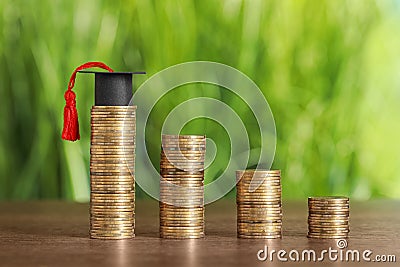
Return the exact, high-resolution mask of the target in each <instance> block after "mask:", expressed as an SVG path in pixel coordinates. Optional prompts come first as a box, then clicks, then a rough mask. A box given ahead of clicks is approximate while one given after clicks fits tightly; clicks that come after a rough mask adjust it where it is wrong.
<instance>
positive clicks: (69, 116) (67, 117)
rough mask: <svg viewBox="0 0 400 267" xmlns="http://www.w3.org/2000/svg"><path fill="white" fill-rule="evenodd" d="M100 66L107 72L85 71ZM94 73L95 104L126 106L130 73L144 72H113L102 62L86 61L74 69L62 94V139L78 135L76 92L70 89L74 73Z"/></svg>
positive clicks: (130, 91) (130, 92)
mask: <svg viewBox="0 0 400 267" xmlns="http://www.w3.org/2000/svg"><path fill="white" fill-rule="evenodd" d="M94 67H98V68H102V69H104V70H107V72H98V71H86V70H85V69H88V68H94ZM78 72H80V73H94V74H95V106H128V105H129V102H130V101H131V99H132V96H133V93H132V75H133V74H146V72H114V70H113V69H111V68H110V67H109V66H107V65H106V64H104V63H102V62H87V63H85V64H83V65H81V66H79V67H77V68H76V69H75V71H74V72H73V73H72V75H71V78H70V80H69V84H68V89H67V91H66V92H65V94H64V98H65V101H66V104H65V107H64V128H63V131H62V139H64V140H69V141H76V140H78V139H79V138H80V136H79V123H78V112H77V110H76V94H75V92H73V91H72V88H73V87H74V85H75V79H76V74H77V73H78Z"/></svg>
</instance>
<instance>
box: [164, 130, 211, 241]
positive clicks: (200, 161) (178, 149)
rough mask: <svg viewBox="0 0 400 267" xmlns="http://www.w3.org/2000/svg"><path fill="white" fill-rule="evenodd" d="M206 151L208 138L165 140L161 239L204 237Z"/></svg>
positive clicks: (169, 137)
mask: <svg viewBox="0 0 400 267" xmlns="http://www.w3.org/2000/svg"><path fill="white" fill-rule="evenodd" d="M205 151H206V139H205V136H197V135H163V136H162V147H161V162H160V174H161V177H160V237H162V238H176V239H185V238H201V237H203V236H204V157H205Z"/></svg>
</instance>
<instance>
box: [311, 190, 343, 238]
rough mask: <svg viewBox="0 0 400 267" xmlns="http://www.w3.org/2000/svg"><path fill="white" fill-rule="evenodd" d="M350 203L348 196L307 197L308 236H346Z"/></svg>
mask: <svg viewBox="0 0 400 267" xmlns="http://www.w3.org/2000/svg"><path fill="white" fill-rule="evenodd" d="M349 214H350V205H349V198H348V197H309V198H308V235H307V236H308V237H311V238H347V237H348V234H349V231H350V229H349Z"/></svg>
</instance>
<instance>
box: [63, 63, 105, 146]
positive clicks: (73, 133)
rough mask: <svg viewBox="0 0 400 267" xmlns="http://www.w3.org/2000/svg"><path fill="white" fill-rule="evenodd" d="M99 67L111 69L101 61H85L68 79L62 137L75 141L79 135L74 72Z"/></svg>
mask: <svg viewBox="0 0 400 267" xmlns="http://www.w3.org/2000/svg"><path fill="white" fill-rule="evenodd" d="M93 67H99V68H102V69H105V70H108V71H109V72H113V70H112V69H111V68H110V67H108V66H107V65H106V64H104V63H102V62H87V63H85V64H83V65H81V66H79V67H77V68H76V69H75V71H74V72H73V73H72V75H71V78H70V79H69V84H68V89H67V91H66V92H65V94H64V98H65V107H64V128H63V131H62V135H61V137H62V139H64V140H68V141H76V140H79V139H80V136H79V123H78V111H77V110H76V95H75V93H74V92H73V91H72V88H73V87H74V85H75V78H76V73H77V72H78V71H80V70H83V69H88V68H93Z"/></svg>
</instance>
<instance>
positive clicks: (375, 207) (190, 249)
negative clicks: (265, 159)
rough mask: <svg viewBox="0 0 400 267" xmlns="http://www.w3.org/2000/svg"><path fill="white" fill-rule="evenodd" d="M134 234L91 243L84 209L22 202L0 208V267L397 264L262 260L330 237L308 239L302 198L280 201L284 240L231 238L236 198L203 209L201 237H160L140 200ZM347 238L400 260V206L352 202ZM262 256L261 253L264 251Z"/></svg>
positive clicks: (323, 244)
mask: <svg viewBox="0 0 400 267" xmlns="http://www.w3.org/2000/svg"><path fill="white" fill-rule="evenodd" d="M136 206H137V212H136V222H137V226H136V237H135V238H134V239H132V240H125V241H103V240H91V239H89V237H88V229H89V216H88V204H76V203H66V202H27V203H1V204H0V265H1V266H97V267H99V266H164V267H167V266H208V267H211V266H252V265H259V266H281V265H284V266H291V265H296V266H319V265H335V266H341V265H346V266H347V265H350V266H373V265H376V266H390V265H393V266H398V265H399V263H375V264H372V263H370V264H368V265H366V264H365V263H364V262H351V263H345V262H336V263H332V262H330V261H329V260H327V259H326V260H325V261H324V262H316V263H307V262H306V263H305V262H300V263H298V262H286V263H285V262H280V261H278V260H277V259H276V257H275V258H274V260H273V261H272V262H270V261H269V260H268V259H267V261H264V262H261V261H259V260H258V259H257V253H258V251H259V250H261V249H264V246H265V245H267V246H268V249H269V251H270V250H271V249H275V250H279V249H284V250H286V251H287V252H290V250H292V249H296V250H298V251H300V252H302V250H305V249H314V250H316V251H317V252H318V251H320V250H322V249H328V247H329V246H331V247H332V248H333V249H337V246H336V241H335V240H312V239H307V238H306V237H305V235H306V231H307V206H306V201H302V202H287V203H284V207H283V212H284V237H283V239H282V240H243V239H237V238H236V211H235V209H236V206H235V200H233V199H230V200H221V201H218V202H216V203H214V204H211V205H209V206H207V207H206V235H207V236H206V238H204V239H201V240H163V239H160V238H158V222H159V221H158V203H157V202H155V201H137V203H136ZM350 213H351V215H350V217H351V235H350V238H349V240H348V247H347V248H346V249H353V250H354V249H357V250H360V251H361V252H362V251H363V250H365V249H370V250H372V251H373V255H372V256H371V257H374V255H377V254H385V255H388V254H394V255H395V256H396V260H397V262H400V202H399V201H373V202H364V203H353V202H352V203H351V212H350ZM261 256H262V254H261Z"/></svg>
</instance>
